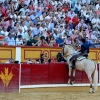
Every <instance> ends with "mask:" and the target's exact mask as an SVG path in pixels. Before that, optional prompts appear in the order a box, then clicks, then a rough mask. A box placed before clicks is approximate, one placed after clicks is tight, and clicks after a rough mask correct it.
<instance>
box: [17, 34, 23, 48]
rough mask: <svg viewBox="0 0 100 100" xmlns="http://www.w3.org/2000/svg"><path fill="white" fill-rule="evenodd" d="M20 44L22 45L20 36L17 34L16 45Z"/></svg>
mask: <svg viewBox="0 0 100 100" xmlns="http://www.w3.org/2000/svg"><path fill="white" fill-rule="evenodd" d="M21 45H23V40H22V36H21V35H18V38H17V39H16V46H21Z"/></svg>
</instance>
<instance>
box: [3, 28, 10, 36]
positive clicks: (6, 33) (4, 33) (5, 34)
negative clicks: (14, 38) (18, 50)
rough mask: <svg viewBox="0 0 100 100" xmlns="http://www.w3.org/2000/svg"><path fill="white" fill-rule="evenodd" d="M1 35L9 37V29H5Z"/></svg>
mask: <svg viewBox="0 0 100 100" xmlns="http://www.w3.org/2000/svg"><path fill="white" fill-rule="evenodd" d="M1 34H2V35H4V36H8V34H9V32H7V27H4V28H3V30H2V31H1Z"/></svg>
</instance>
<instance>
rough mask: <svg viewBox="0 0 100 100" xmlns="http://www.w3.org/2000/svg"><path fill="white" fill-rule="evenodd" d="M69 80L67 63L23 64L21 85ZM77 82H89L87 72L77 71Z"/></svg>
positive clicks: (65, 81) (63, 82)
mask: <svg viewBox="0 0 100 100" xmlns="http://www.w3.org/2000/svg"><path fill="white" fill-rule="evenodd" d="M67 80H68V65H66V63H52V64H31V65H28V64H22V70H21V85H32V84H66V83H67ZM75 83H89V80H88V78H87V75H86V73H85V72H83V71H76V82H75Z"/></svg>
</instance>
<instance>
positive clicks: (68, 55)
mask: <svg viewBox="0 0 100 100" xmlns="http://www.w3.org/2000/svg"><path fill="white" fill-rule="evenodd" d="M65 45H68V46H72V48H73V49H75V51H77V49H76V48H75V47H74V46H73V44H64V45H63V48H62V54H63V56H64V55H65V54H64V48H65ZM70 55H72V54H70ZM68 56H69V55H68Z"/></svg>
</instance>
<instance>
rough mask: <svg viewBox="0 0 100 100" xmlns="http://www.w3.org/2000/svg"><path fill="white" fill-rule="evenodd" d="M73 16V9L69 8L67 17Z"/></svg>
mask: <svg viewBox="0 0 100 100" xmlns="http://www.w3.org/2000/svg"><path fill="white" fill-rule="evenodd" d="M74 16H75V13H74V10H73V9H71V11H69V12H68V17H70V18H71V19H72V18H74Z"/></svg>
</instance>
